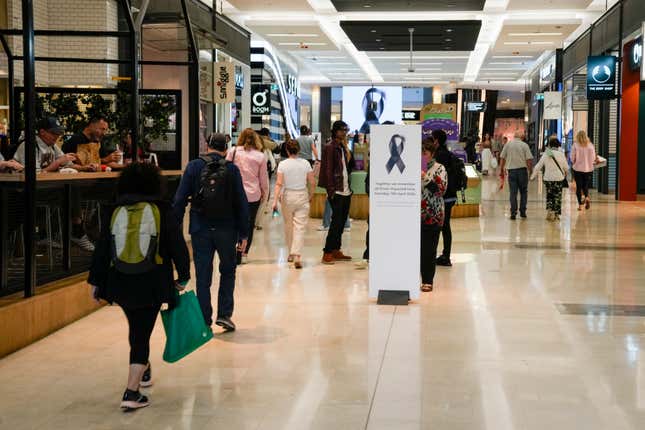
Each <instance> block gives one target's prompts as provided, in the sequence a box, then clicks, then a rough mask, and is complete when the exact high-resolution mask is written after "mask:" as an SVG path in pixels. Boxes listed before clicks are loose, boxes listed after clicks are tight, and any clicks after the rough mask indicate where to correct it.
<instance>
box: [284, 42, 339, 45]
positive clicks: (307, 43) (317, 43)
mask: <svg viewBox="0 0 645 430" xmlns="http://www.w3.org/2000/svg"><path fill="white" fill-rule="evenodd" d="M278 45H282V46H301V45H305V46H325V45H327V44H326V43H323V42H280V43H279V44H278Z"/></svg>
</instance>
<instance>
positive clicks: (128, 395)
mask: <svg viewBox="0 0 645 430" xmlns="http://www.w3.org/2000/svg"><path fill="white" fill-rule="evenodd" d="M149 405H150V402H149V401H148V398H147V397H146V396H144V395H143V394H141V393H140V392H139V391H132V390H127V389H126V390H125V393H123V400H121V409H123V411H124V412H129V411H133V410H135V409H141V408H145V407H146V406H149Z"/></svg>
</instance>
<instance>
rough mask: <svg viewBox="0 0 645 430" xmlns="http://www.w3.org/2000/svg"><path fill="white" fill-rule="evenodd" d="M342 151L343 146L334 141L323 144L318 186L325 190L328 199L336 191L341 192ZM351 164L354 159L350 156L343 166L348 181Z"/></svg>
mask: <svg viewBox="0 0 645 430" xmlns="http://www.w3.org/2000/svg"><path fill="white" fill-rule="evenodd" d="M343 150H344V149H343V145H342V144H341V143H340V142H338V141H336V140H332V141H331V142H330V143H328V144H325V145H324V146H323V149H322V157H321V163H320V176H319V178H318V186H319V187H321V188H324V189H326V190H327V197H330V198H331V197H333V196H334V194H336V192H337V191H343ZM345 155H347V154H345ZM353 163H354V158H353V157H352V156H351V154H350V156H349V159H348V160H346V165H345V167H346V168H347V180H348V181H349V174H350V172H351V171H352V170H351V167H352V165H353ZM350 189H351V188H350Z"/></svg>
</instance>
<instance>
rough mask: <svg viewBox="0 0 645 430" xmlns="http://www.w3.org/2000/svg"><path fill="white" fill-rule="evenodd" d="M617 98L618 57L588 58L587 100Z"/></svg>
mask: <svg viewBox="0 0 645 430" xmlns="http://www.w3.org/2000/svg"><path fill="white" fill-rule="evenodd" d="M615 97H616V57H614V56H613V55H604V56H591V57H589V58H587V98H588V99H589V100H604V99H612V98H615Z"/></svg>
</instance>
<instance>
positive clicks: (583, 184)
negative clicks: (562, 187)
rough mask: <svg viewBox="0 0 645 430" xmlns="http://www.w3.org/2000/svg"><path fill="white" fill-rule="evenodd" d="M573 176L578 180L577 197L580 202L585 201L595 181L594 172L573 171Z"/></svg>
mask: <svg viewBox="0 0 645 430" xmlns="http://www.w3.org/2000/svg"><path fill="white" fill-rule="evenodd" d="M573 178H574V179H575V180H576V197H578V204H579V205H581V204H583V203H584V199H583V198H582V196H584V198H587V197H589V187H590V186H591V182H592V181H593V172H576V171H575V170H574V171H573Z"/></svg>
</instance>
